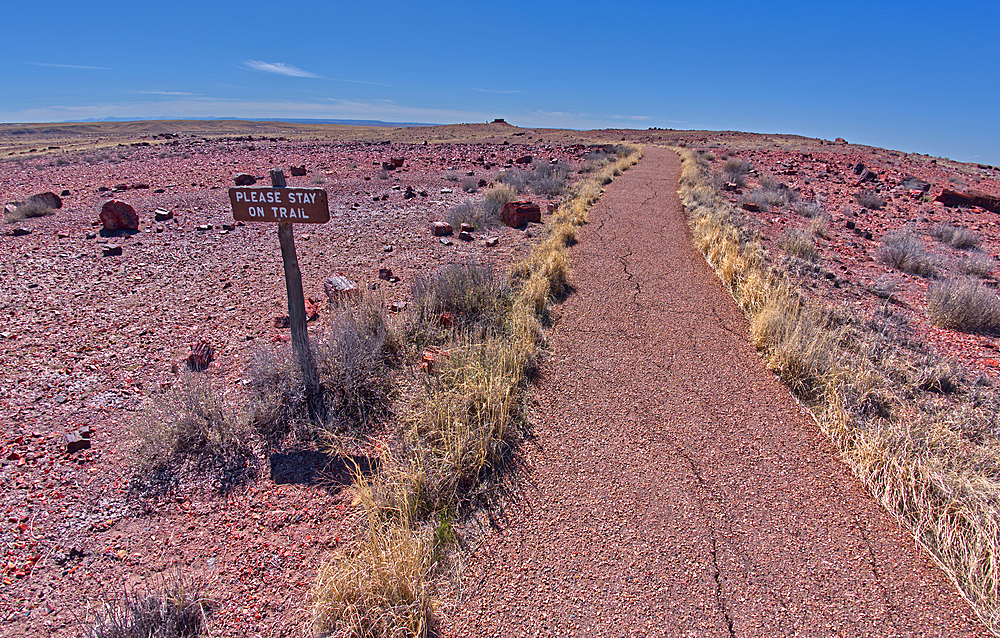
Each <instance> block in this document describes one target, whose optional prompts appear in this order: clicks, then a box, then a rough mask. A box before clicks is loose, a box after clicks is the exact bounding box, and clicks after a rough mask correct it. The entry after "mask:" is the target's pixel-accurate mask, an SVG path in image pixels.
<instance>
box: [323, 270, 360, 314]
mask: <svg viewBox="0 0 1000 638" xmlns="http://www.w3.org/2000/svg"><path fill="white" fill-rule="evenodd" d="M323 290H325V291H326V296H327V299H329V301H330V305H331V306H339V305H342V304H344V303H347V302H348V301H352V300H355V299H359V298H361V291H360V290H359V289H358V286H357V284H355V283H354V282H353V281H351V280H350V279H348V278H347V277H345V276H344V275H343V274H341V273H337V274H335V275H333V276H331V277H328V278H327V280H326V281H324V282H323Z"/></svg>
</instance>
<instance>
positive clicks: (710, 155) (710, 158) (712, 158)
mask: <svg viewBox="0 0 1000 638" xmlns="http://www.w3.org/2000/svg"><path fill="white" fill-rule="evenodd" d="M700 154H701V156H702V157H704V158H705V161H708V162H714V161H715V153H713V152H711V151H700Z"/></svg>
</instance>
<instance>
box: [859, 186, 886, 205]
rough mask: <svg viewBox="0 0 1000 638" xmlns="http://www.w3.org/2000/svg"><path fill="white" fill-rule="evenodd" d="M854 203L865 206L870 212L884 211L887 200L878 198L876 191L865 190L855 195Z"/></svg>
mask: <svg viewBox="0 0 1000 638" xmlns="http://www.w3.org/2000/svg"><path fill="white" fill-rule="evenodd" d="M854 201H855V202H857V204H858V205H859V206H864V207H865V208H867V209H868V210H882V207H883V206H885V200H884V199H882V198H881V197H879V196H878V194H877V193H876V192H875V191H870V190H863V191H861V192H860V193H856V194H855V195H854Z"/></svg>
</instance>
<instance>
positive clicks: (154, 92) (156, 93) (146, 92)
mask: <svg viewBox="0 0 1000 638" xmlns="http://www.w3.org/2000/svg"><path fill="white" fill-rule="evenodd" d="M132 92H133V93H139V94H142V95H197V94H196V93H186V92H184V91H132Z"/></svg>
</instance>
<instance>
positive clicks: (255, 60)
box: [0, 0, 1000, 165]
mask: <svg viewBox="0 0 1000 638" xmlns="http://www.w3.org/2000/svg"><path fill="white" fill-rule="evenodd" d="M40 7H41V10H40V9H39V8H40ZM4 17H5V20H4V22H5V24H6V26H7V28H5V29H4V45H3V48H2V53H0V57H2V60H3V65H2V67H0V68H2V69H3V70H2V71H0V121H5V122H47V121H70V120H81V119H89V118H106V117H126V118H146V117H248V118H275V119H281V118H323V119H376V120H386V121H394V122H400V121H406V122H434V123H455V122H472V121H486V120H490V119H493V118H495V117H504V118H506V119H507V121H508V122H511V123H512V124H516V125H519V126H529V127H542V126H545V127H560V128H594V127H609V126H610V127H629V128H647V127H650V126H658V127H663V128H678V129H713V130H743V131H752V132H758V133H796V134H801V135H808V136H814V137H822V138H826V139H833V138H836V137H843V138H846V139H847V140H848V141H850V142H858V143H863V144H871V145H874V146H884V147H888V148H893V149H897V150H902V151H911V152H920V153H929V154H931V155H940V156H945V157H951V158H953V159H957V160H962V161H973V162H980V163H988V164H994V165H1000V100H998V98H1000V81H998V80H1000V72H998V70H997V69H998V61H1000V44H998V39H997V37H996V34H997V33H998V31H1000V29H998V27H1000V3H997V2H995V0H994V1H993V2H985V1H976V2H971V1H967V2H963V1H957V2H951V3H947V4H946V3H931V2H926V1H924V0H911V1H909V2H879V1H878V0H869V1H868V2H862V3H858V2H826V3H812V2H802V1H801V0H799V1H795V2H779V1H761V2H747V1H746V0H743V1H741V2H730V1H728V0H719V1H715V2H690V1H688V2H632V3H611V2H591V1H589V0H580V1H577V2H565V3H553V2H544V1H535V2H521V1H519V0H507V1H506V2H468V1H466V2H437V3H433V4H429V3H428V4H426V5H425V4H422V3H413V2H397V1H395V0H379V1H377V2H376V1H370V0H369V1H367V2H356V3H349V4H347V3H341V2H336V1H334V2H324V3H313V2H300V3H295V2H286V3H273V2H271V3H255V2H252V1H249V0H248V1H244V2H197V3H196V2H187V1H181V2H167V3H142V2H127V3H126V2H120V1H118V0H108V1H106V2H103V3H80V2H76V1H74V2H69V1H64V0H49V2H46V3H45V4H44V5H34V4H33V3H29V2H17V3H10V5H9V6H6V7H5V9H4ZM15 25H16V26H15Z"/></svg>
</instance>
